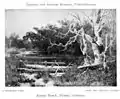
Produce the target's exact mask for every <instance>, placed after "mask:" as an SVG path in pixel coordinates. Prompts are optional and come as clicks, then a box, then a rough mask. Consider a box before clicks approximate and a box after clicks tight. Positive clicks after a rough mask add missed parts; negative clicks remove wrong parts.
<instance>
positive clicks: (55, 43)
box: [5, 9, 117, 87]
mask: <svg viewBox="0 0 120 99" xmlns="http://www.w3.org/2000/svg"><path fill="white" fill-rule="evenodd" d="M116 37H117V34H116V9H6V10H5V86H6V87H49V86H50V87H51V86H52V87H54V86H57V87H70V86H78V87H80V86H82V87H83V86H108V87H109V86H114V87H116V86H117V49H116V47H117V43H116Z"/></svg>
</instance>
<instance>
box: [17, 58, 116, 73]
mask: <svg viewBox="0 0 120 99" xmlns="http://www.w3.org/2000/svg"><path fill="white" fill-rule="evenodd" d="M113 62H115V60H113V61H110V62H107V64H109V63H113ZM96 66H99V67H102V66H103V63H101V64H91V65H90V64H88V65H83V66H78V67H77V68H78V69H81V68H88V67H96ZM27 67H28V68H27ZM29 67H31V69H30V68H29ZM33 68H34V69H33ZM70 68H73V67H72V66H45V65H30V64H26V68H18V70H25V71H56V70H57V71H59V70H62V71H64V70H67V69H70Z"/></svg>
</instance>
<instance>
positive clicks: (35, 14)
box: [5, 10, 91, 37]
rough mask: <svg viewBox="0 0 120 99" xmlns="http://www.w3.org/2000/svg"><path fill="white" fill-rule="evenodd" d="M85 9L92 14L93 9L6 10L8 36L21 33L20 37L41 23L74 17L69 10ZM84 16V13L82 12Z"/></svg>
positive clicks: (74, 11)
mask: <svg viewBox="0 0 120 99" xmlns="http://www.w3.org/2000/svg"><path fill="white" fill-rule="evenodd" d="M81 11H85V13H86V14H88V15H89V14H90V13H91V10H6V33H5V35H6V36H10V34H11V33H14V32H15V33H16V34H19V36H20V37H22V36H23V35H25V34H26V32H28V31H33V27H35V26H37V27H39V26H40V25H41V24H47V23H51V22H53V23H55V22H57V21H58V20H62V19H64V18H68V19H72V17H71V16H70V15H69V14H68V13H69V12H73V13H79V14H80V12H81ZM80 16H81V17H82V15H81V14H80Z"/></svg>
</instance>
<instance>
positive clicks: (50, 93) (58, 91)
mask: <svg viewBox="0 0 120 99" xmlns="http://www.w3.org/2000/svg"><path fill="white" fill-rule="evenodd" d="M12 1H13V2H12ZM12 1H11V2H10V1H8V0H6V2H5V1H4V2H2V6H1V10H0V12H1V14H0V16H1V20H0V22H1V24H0V27H1V35H2V36H1V45H2V47H1V49H0V50H1V51H0V52H1V62H2V65H1V88H0V89H1V94H2V95H1V96H2V98H14V97H15V98H114V97H115V98H117V97H118V94H119V92H120V87H119V6H118V2H117V1H116V3H113V2H115V1H103V0H101V1H95V0H91V1H83V0H82V1H78V0H69V1H67V0H65V1H62V0H61V1H60V0H59V1H58V0H57V1H55V0H47V1H44V0H42V1H38V0H36V1H27V0H24V1H23V0H22V1H19V2H17V1H15V0H12ZM91 9H115V10H116V38H117V39H116V41H117V42H116V45H117V47H116V50H117V56H116V57H117V58H116V68H117V69H116V70H117V72H116V75H117V78H116V79H117V83H116V84H117V85H114V86H109V85H108V86H100V85H99V84H100V83H99V84H98V85H97V84H96V85H95V86H93V85H89V86H75V85H73V86H48V87H40V86H38V87H37V86H35V87H34V86H32V87H31V86H30V87H27V86H25V87H19V86H14V87H13V86H12V87H9V86H6V85H5V83H6V81H5V69H6V68H5V64H6V62H5V57H4V56H6V55H5V45H4V44H5V42H4V41H5V40H4V38H5V36H6V33H8V34H7V35H9V31H10V32H14V31H12V29H9V30H7V29H8V27H9V26H10V24H11V27H13V26H14V29H13V30H15V32H19V33H18V34H20V35H21V32H22V33H24V34H25V32H28V31H32V28H33V27H34V26H36V25H38V24H39V22H35V19H33V20H31V22H29V20H30V19H32V17H33V18H36V21H37V20H39V17H35V16H34V15H33V16H32V13H33V14H35V15H36V16H37V15H38V12H39V11H41V12H43V13H42V15H43V16H42V15H41V16H42V19H43V20H45V18H46V16H47V17H51V20H46V24H47V22H48V21H49V22H50V21H53V20H55V18H56V17H55V16H54V17H53V15H51V13H52V14H54V15H55V14H57V18H56V20H57V19H59V18H61V16H62V18H61V19H63V17H65V16H67V14H66V13H68V12H75V13H77V12H78V13H79V12H81V11H85V10H86V13H87V14H89V10H91ZM87 10H88V12H87ZM12 11H13V13H12ZM15 11H16V13H17V14H16V13H15ZM17 11H18V12H17ZM24 12H29V13H24ZM31 12H32V13H31ZM34 12H36V13H34ZM44 12H48V13H50V15H49V14H48V13H47V14H46V16H45V17H44ZM23 13H24V14H26V15H24V14H23ZM7 14H8V15H7ZM14 14H15V15H19V18H18V19H14V18H13V17H14V16H15V15H14ZM58 14H60V15H58ZM61 14H63V15H61ZM29 15H30V16H29ZM38 16H39V15H38ZM24 17H25V18H24ZM6 19H8V21H6ZM22 19H25V20H24V22H21V21H23V20H22ZM42 19H41V20H42ZM48 19H50V18H48ZM41 20H39V21H41ZM17 21H19V22H17ZM25 21H26V22H25ZM16 23H20V25H17V26H16ZM33 23H34V24H33ZM43 23H44V22H43ZM51 23H52V22H51ZM7 24H9V25H7ZM12 25H13V26H12ZM26 26H28V27H26ZM23 28H24V29H23ZM26 28H27V29H28V28H29V29H28V30H27V29H26ZM22 29H23V30H22ZM24 34H22V35H21V36H23V35H24ZM109 77H110V76H109Z"/></svg>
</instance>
